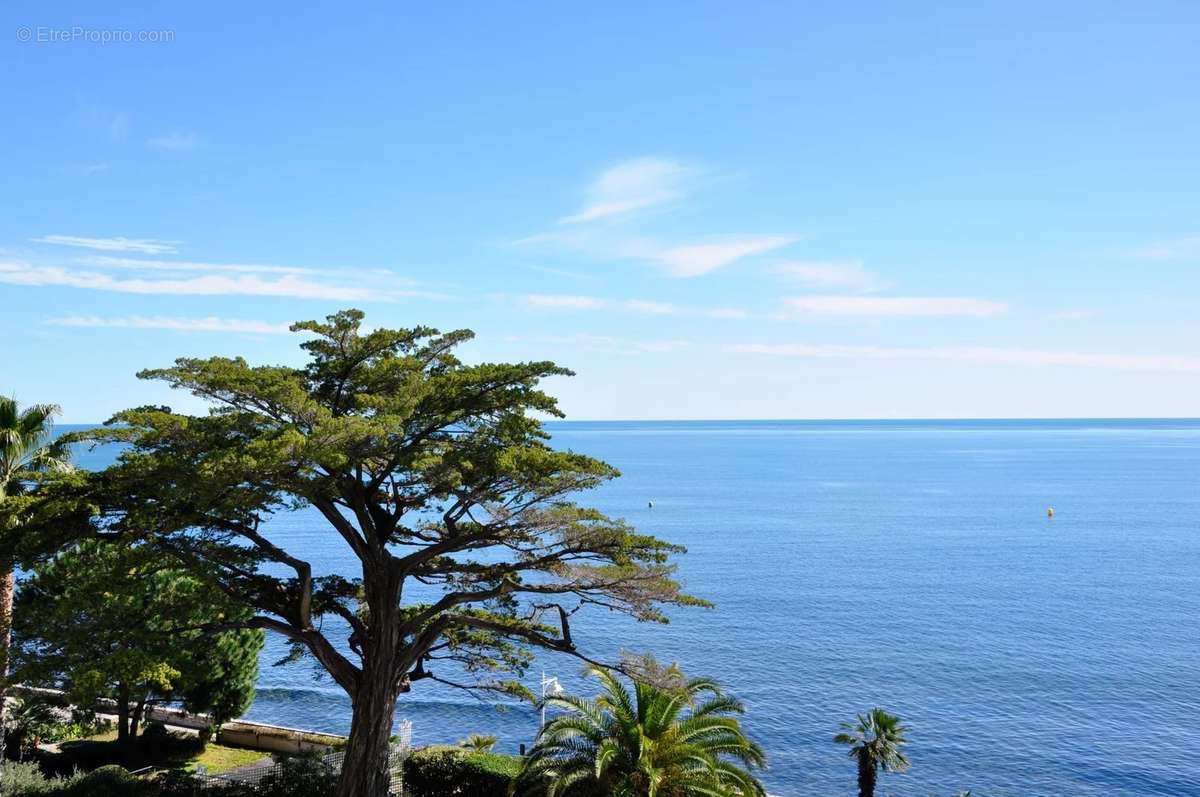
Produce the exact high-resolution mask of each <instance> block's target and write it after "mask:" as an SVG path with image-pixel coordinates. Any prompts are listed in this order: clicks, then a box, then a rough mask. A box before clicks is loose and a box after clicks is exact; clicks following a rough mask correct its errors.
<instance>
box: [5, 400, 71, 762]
mask: <svg viewBox="0 0 1200 797" xmlns="http://www.w3.org/2000/svg"><path fill="white" fill-rule="evenodd" d="M59 412H60V410H59V408H58V407H57V406H56V405H54V404H34V405H32V406H30V407H26V408H25V409H24V410H23V411H22V410H20V409H19V408H18V406H17V400H16V399H13V398H6V397H3V396H0V505H2V504H3V503H4V502H5V501H6V500H7V499H8V498H9V497H10V496H15V495H19V494H21V493H22V492H24V491H25V489H26V488H27V487H28V485H29V482H30V480H31V479H32V478H33V477H34V476H35V475H36V474H37V473H39V472H44V471H56V470H69V469H70V467H71V466H70V463H69V460H68V452H67V450H66V447H65V446H63V445H61V444H60V443H58V442H57V441H55V440H54V418H55V416H57V415H58V414H59ZM12 522H13V521H11V520H7V521H6V520H5V516H4V515H3V514H0V523H12ZM11 531H12V529H11V528H4V529H0V532H11ZM12 608H13V560H12V556H11V555H9V552H7V551H5V550H3V549H0V725H2V724H3V719H4V697H3V695H4V681H5V679H7V678H8V664H9V662H8V659H9V650H10V649H11V647H12ZM0 737H2V735H0ZM3 752H4V740H3V738H0V757H2V756H3Z"/></svg>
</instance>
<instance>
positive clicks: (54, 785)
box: [0, 761, 76, 797]
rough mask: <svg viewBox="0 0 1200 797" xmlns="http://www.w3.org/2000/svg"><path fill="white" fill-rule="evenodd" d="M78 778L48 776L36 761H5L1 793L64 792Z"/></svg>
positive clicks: (23, 796)
mask: <svg viewBox="0 0 1200 797" xmlns="http://www.w3.org/2000/svg"><path fill="white" fill-rule="evenodd" d="M75 780H76V778H74V777H66V778H48V777H46V776H45V775H43V774H42V771H41V769H39V768H38V765H37V762H35V761H5V762H4V767H3V769H2V770H0V794H2V795H4V797H40V795H58V794H62V793H63V792H64V791H65V790H66V788H67V787H69V786H70V785H71V784H72V783H73V782H74V781H75Z"/></svg>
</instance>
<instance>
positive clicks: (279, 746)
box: [217, 720, 346, 755]
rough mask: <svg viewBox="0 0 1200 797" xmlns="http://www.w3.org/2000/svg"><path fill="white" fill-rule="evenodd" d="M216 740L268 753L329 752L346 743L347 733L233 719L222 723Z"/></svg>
mask: <svg viewBox="0 0 1200 797" xmlns="http://www.w3.org/2000/svg"><path fill="white" fill-rule="evenodd" d="M217 741H218V742H220V743H221V744H227V745H230V746H232V747H248V748H250V749H251V750H262V751H264V752H267V753H286V754H289V755H297V754H299V753H312V752H318V753H327V752H329V751H330V750H332V749H334V748H337V747H342V746H344V745H345V744H346V737H345V736H336V735H334V734H330V733H316V732H315V731H302V730H300V729H298V728H285V727H283V726H282V725H267V724H265V723H262V722H245V721H243V720H234V721H233V722H227V723H225V724H224V725H222V726H221V729H220V730H219V731H218V732H217Z"/></svg>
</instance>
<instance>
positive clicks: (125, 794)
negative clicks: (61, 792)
mask: <svg viewBox="0 0 1200 797" xmlns="http://www.w3.org/2000/svg"><path fill="white" fill-rule="evenodd" d="M152 788H153V787H152V784H150V783H147V782H146V781H142V780H138V779H137V778H136V777H134V776H133V775H130V774H129V772H128V771H127V770H126V769H125V768H124V767H121V766H117V765H116V764H109V765H107V766H103V767H100V768H99V769H93V770H92V771H91V772H89V773H87V774H86V775H84V776H83V777H82V778H80V779H79V780H78V781H76V782H75V783H74V784H72V785H71V787H70V788H69V789H67V790H66V791H65V794H68V795H70V797H141V795H146V794H149V793H150V791H151V789H152Z"/></svg>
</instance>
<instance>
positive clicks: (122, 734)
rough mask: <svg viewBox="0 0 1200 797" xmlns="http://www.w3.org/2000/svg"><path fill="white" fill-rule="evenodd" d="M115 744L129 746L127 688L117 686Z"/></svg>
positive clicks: (120, 685)
mask: <svg viewBox="0 0 1200 797" xmlns="http://www.w3.org/2000/svg"><path fill="white" fill-rule="evenodd" d="M117 744H119V745H120V746H121V747H127V746H128V745H129V687H127V686H125V684H118V685H117Z"/></svg>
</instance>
